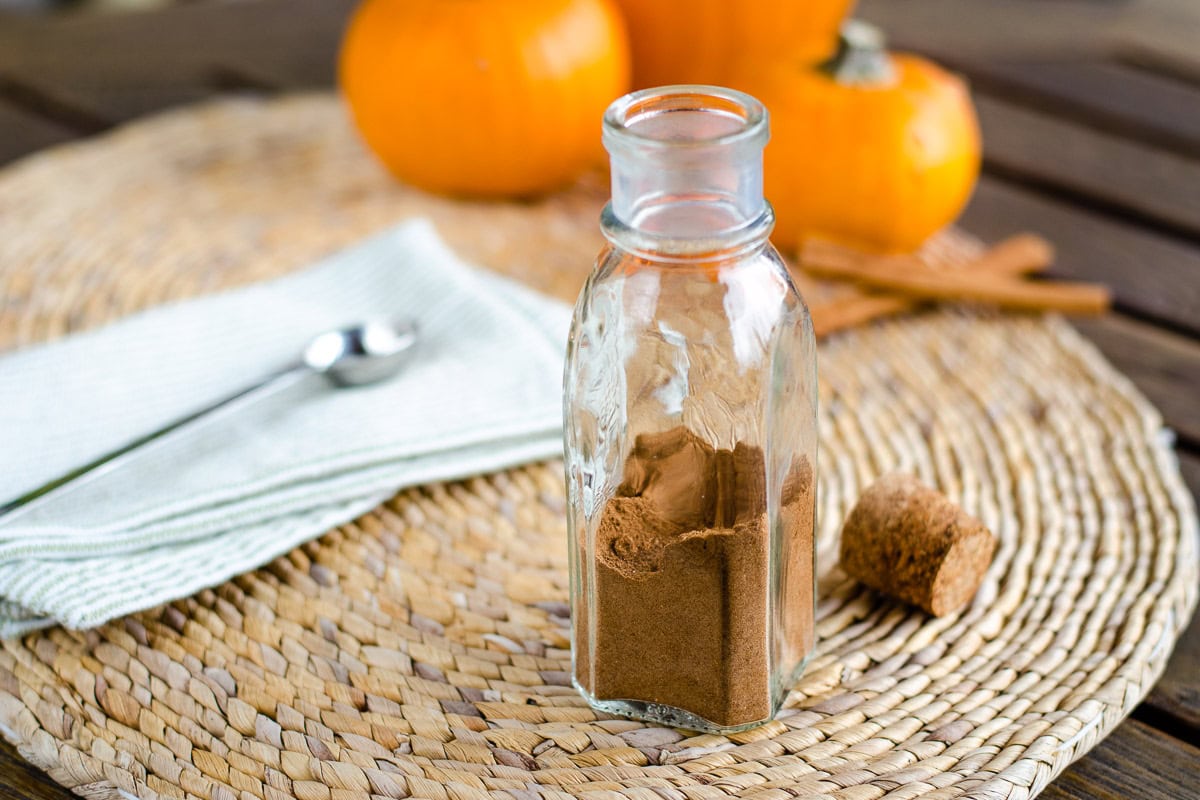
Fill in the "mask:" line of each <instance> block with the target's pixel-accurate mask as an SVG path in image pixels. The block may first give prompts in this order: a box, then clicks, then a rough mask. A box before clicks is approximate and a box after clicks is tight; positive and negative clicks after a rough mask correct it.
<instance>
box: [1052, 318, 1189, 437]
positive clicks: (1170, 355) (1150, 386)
mask: <svg viewBox="0 0 1200 800" xmlns="http://www.w3.org/2000/svg"><path fill="white" fill-rule="evenodd" d="M1074 325H1075V327H1076V328H1078V329H1079V331H1080V332H1081V333H1083V335H1084V336H1086V337H1087V338H1088V339H1090V340H1091V341H1092V342H1094V343H1095V344H1096V346H1097V347H1099V348H1100V350H1101V352H1103V353H1104V355H1105V356H1106V357H1107V358H1108V360H1109V361H1111V362H1112V363H1113V365H1114V366H1116V368H1117V369H1119V370H1120V371H1121V372H1123V373H1124V374H1125V375H1126V376H1128V377H1129V379H1130V380H1132V381H1133V382H1134V383H1135V384H1136V385H1137V387H1138V389H1140V390H1141V391H1142V392H1143V393H1144V394H1145V395H1146V397H1148V398H1149V399H1150V402H1152V403H1154V405H1155V406H1156V407H1157V408H1158V409H1159V411H1161V412H1162V415H1163V420H1164V421H1165V422H1166V424H1167V425H1168V426H1169V427H1171V428H1172V429H1174V430H1175V432H1176V434H1177V435H1178V436H1179V438H1180V439H1181V440H1182V441H1183V442H1185V443H1187V444H1189V445H1191V446H1194V447H1197V448H1200V403H1197V402H1196V399H1197V392H1198V391H1200V341H1197V340H1196V339H1192V338H1189V337H1186V336H1180V335H1178V334H1174V333H1171V332H1169V331H1165V330H1163V329H1161V328H1156V327H1154V326H1153V325H1148V324H1146V323H1144V322H1139V321H1137V320H1134V319H1130V318H1129V317H1124V316H1121V315H1118V314H1110V315H1108V316H1106V317H1102V318H1098V319H1077V320H1075V321H1074Z"/></svg>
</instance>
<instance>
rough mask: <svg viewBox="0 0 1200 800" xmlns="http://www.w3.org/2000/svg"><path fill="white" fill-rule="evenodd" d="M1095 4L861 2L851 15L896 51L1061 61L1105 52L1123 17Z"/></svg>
mask: <svg viewBox="0 0 1200 800" xmlns="http://www.w3.org/2000/svg"><path fill="white" fill-rule="evenodd" d="M1122 5H1123V4H1120V3H1106V2H1096V1H1095V0H1005V2H1003V3H997V2H995V0H905V2H902V3H898V2H896V0H859V2H858V3H857V5H856V8H855V16H857V17H860V18H862V19H865V20H867V21H869V22H873V23H874V24H876V25H878V26H880V27H881V28H883V30H884V31H885V32H886V33H887V35H888V38H889V40H890V42H891V43H892V45H893V46H894V47H895V48H897V49H904V50H919V51H923V52H928V53H931V54H934V55H937V56H941V57H963V56H968V55H969V56H972V57H977V58H993V57H997V56H999V57H1008V58H1012V57H1019V56H1026V57H1045V56H1046V55H1048V54H1054V55H1056V56H1059V57H1065V56H1079V55H1098V54H1103V53H1106V52H1107V51H1108V49H1109V47H1110V44H1111V37H1110V36H1109V34H1110V32H1111V31H1112V30H1113V29H1114V28H1115V27H1116V26H1117V25H1119V24H1120V22H1121V21H1122V20H1123V19H1125V16H1126V15H1125V9H1124V8H1122Z"/></svg>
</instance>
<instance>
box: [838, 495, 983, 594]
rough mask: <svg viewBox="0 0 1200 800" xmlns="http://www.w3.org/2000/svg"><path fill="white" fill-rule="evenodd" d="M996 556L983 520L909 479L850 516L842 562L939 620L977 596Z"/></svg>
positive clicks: (867, 498)
mask: <svg viewBox="0 0 1200 800" xmlns="http://www.w3.org/2000/svg"><path fill="white" fill-rule="evenodd" d="M995 549H996V538H995V536H993V535H992V532H991V531H989V530H988V529H987V528H986V527H984V525H983V523H981V522H980V521H979V520H977V519H975V518H974V517H972V516H971V515H969V514H967V513H966V512H965V511H963V510H962V509H961V508H959V507H958V506H956V505H955V504H954V503H952V502H950V500H949V499H947V498H946V496H945V495H943V494H942V493H941V492H938V491H936V490H934V489H930V488H929V487H927V486H924V485H922V484H921V483H920V482H918V481H917V479H916V478H914V477H912V476H911V475H904V474H900V473H892V474H890V475H885V476H884V477H882V478H880V479H879V480H878V481H876V482H875V483H873V484H872V485H871V486H870V487H868V488H867V490H866V491H865V492H864V493H863V495H862V497H860V498H859V500H858V503H857V504H856V505H855V506H854V510H853V511H851V512H850V516H849V517H848V518H847V519H846V524H845V526H843V528H842V543H841V554H840V558H841V566H842V569H843V570H844V571H845V572H846V573H847V574H848V575H850V576H851V577H853V578H856V579H857V580H859V581H861V582H863V583H865V584H866V585H867V586H870V587H871V588H873V589H876V590H878V591H880V592H883V593H884V594H888V595H890V596H892V597H895V598H897V599H899V600H903V601H905V602H906V603H911V604H913V605H915V606H919V607H921V608H923V609H925V610H926V611H928V612H929V613H930V614H933V615H934V616H938V617H940V616H944V615H946V614H951V613H953V612H955V611H958V610H959V609H961V608H962V607H963V606H965V605H966V604H967V603H968V602H969V601H970V600H971V598H972V597H974V596H975V592H976V590H977V589H978V588H979V584H980V582H981V581H982V580H983V575H984V573H985V572H987V568H988V565H989V564H990V563H991V561H992V555H993V554H994V552H995Z"/></svg>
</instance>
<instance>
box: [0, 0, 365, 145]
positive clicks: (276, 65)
mask: <svg viewBox="0 0 1200 800" xmlns="http://www.w3.org/2000/svg"><path fill="white" fill-rule="evenodd" d="M353 5H354V4H353V2H351V0H258V1H257V2H247V3H189V4H182V5H177V6H172V7H169V8H167V9H164V10H162V11H159V12H154V13H144V14H99V15H86V14H85V15H73V16H68V17H63V18H53V19H52V20H49V21H41V22H39V23H27V24H26V25H25V26H23V33H22V35H21V36H10V35H4V36H2V37H0V76H6V77H7V78H8V79H9V80H12V81H14V82H16V83H19V84H20V85H22V86H24V87H26V88H27V89H28V90H29V91H30V92H32V93H34V94H40V95H45V96H47V97H51V98H53V99H54V101H55V102H57V103H61V104H64V105H67V106H70V107H73V108H75V109H77V110H78V111H79V112H80V113H82V114H86V115H89V116H90V117H94V118H96V119H102V120H105V121H107V122H108V123H110V124H112V123H118V122H123V121H126V120H129V119H133V118H134V117H138V116H141V115H143V114H147V113H150V112H153V111H158V110H161V109H163V108H167V107H170V106H175V105H179V104H183V103H189V102H194V101H196V100H200V99H203V98H205V97H208V96H210V95H212V94H213V93H214V92H215V91H218V90H220V89H222V88H225V87H226V84H228V83H229V82H230V81H229V80H228V76H229V75H230V74H234V75H241V76H244V77H245V78H246V81H245V82H247V83H253V84H255V85H258V86H262V87H270V88H308V87H313V86H329V85H332V83H333V75H334V65H335V56H336V52H337V44H338V42H339V40H340V37H341V28H342V25H343V23H344V21H345V18H346V16H347V15H348V14H349V12H350V9H351V8H352V7H353Z"/></svg>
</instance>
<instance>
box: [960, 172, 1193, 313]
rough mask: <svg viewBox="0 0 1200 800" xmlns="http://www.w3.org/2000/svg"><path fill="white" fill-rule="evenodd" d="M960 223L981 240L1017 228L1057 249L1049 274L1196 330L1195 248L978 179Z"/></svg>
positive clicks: (1001, 183) (1023, 190)
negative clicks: (1095, 285)
mask: <svg viewBox="0 0 1200 800" xmlns="http://www.w3.org/2000/svg"><path fill="white" fill-rule="evenodd" d="M961 224H962V225H963V227H965V228H966V229H967V230H969V231H972V232H974V233H976V234H978V235H980V236H982V237H983V238H984V239H985V240H989V241H992V240H999V239H1002V238H1004V237H1005V236H1009V235H1011V234H1013V233H1016V232H1018V231H1022V230H1030V231H1035V232H1037V233H1041V234H1042V235H1044V236H1046V238H1048V239H1049V240H1050V241H1051V242H1053V243H1054V246H1055V247H1056V248H1057V251H1058V258H1057V261H1056V262H1055V264H1054V266H1053V268H1052V269H1051V270H1050V274H1051V275H1052V276H1053V277H1056V278H1068V279H1077V280H1091V281H1100V282H1103V283H1106V284H1108V285H1109V286H1111V287H1112V289H1113V291H1114V293H1115V296H1116V298H1117V302H1118V305H1119V306H1120V307H1122V308H1126V309H1129V310H1130V311H1132V312H1134V313H1136V314H1137V315H1139V316H1148V317H1152V318H1154V319H1157V320H1161V321H1164V322H1166V323H1168V324H1170V325H1172V326H1176V327H1178V328H1180V329H1182V330H1187V331H1195V332H1197V333H1200V281H1198V280H1197V279H1196V276H1197V275H1200V247H1198V246H1195V245H1191V244H1189V243H1187V242H1183V241H1180V240H1177V239H1173V238H1171V237H1167V236H1163V235H1162V234H1159V233H1155V232H1153V231H1147V230H1145V229H1142V228H1139V227H1138V226H1136V225H1133V224H1130V223H1128V222H1123V221H1120V220H1116V219H1112V218H1110V217H1107V216H1105V215H1102V214H1099V213H1096V212H1093V211H1087V210H1084V209H1080V208H1077V207H1074V206H1072V205H1070V204H1068V203H1064V202H1062V201H1059V200H1054V199H1051V198H1049V197H1045V196H1043V195H1039V194H1037V193H1035V192H1032V191H1030V190H1028V189H1026V188H1022V187H1020V186H1017V185H1014V184H1012V183H1008V182H1006V181H1001V180H997V179H995V178H990V177H986V176H985V177H984V178H983V179H981V180H980V182H979V186H978V187H977V188H976V191H975V196H974V197H973V198H972V200H971V203H970V205H969V206H968V207H967V209H966V212H965V213H964V215H963V217H962V220H961Z"/></svg>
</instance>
